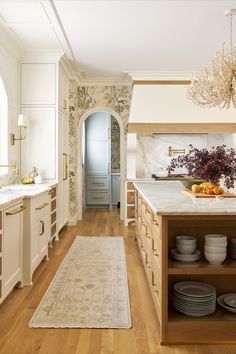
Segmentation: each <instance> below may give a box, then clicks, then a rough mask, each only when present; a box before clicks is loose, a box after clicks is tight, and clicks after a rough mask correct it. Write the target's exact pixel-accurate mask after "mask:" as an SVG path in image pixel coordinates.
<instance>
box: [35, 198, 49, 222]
mask: <svg viewBox="0 0 236 354" xmlns="http://www.w3.org/2000/svg"><path fill="white" fill-rule="evenodd" d="M49 203H50V199H49V195H48V192H45V193H42V194H40V195H38V196H36V197H33V198H32V203H31V215H32V223H33V222H35V221H36V220H38V219H40V218H41V217H42V216H43V215H45V214H48V213H49V210H50V205H49Z"/></svg>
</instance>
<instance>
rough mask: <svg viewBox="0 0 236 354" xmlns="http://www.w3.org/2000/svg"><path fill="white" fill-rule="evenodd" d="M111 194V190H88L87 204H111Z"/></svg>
mask: <svg viewBox="0 0 236 354" xmlns="http://www.w3.org/2000/svg"><path fill="white" fill-rule="evenodd" d="M109 203H110V195H109V192H105V191H104V192H95V191H87V204H93V205H96V204H97V205H100V204H102V205H103V204H104V205H106V204H109Z"/></svg>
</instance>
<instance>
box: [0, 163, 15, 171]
mask: <svg viewBox="0 0 236 354" xmlns="http://www.w3.org/2000/svg"><path fill="white" fill-rule="evenodd" d="M0 167H10V168H12V171H13V172H16V171H17V167H16V164H15V163H12V164H11V165H0Z"/></svg>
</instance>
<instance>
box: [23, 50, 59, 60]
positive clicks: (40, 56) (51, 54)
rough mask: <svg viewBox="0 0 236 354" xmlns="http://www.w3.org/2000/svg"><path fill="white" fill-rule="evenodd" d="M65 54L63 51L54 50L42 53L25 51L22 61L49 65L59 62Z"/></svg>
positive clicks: (42, 51) (41, 51)
mask: <svg viewBox="0 0 236 354" xmlns="http://www.w3.org/2000/svg"><path fill="white" fill-rule="evenodd" d="M63 55H64V53H63V52H61V51H57V50H55V51H54V50H53V51H48V50H40V51H35V50H34V51H25V52H23V53H22V55H21V57H20V61H21V62H22V61H24V62H26V63H27V62H29V63H32V61H33V62H34V63H49V62H53V63H55V62H59V61H60V60H61V58H62V57H63Z"/></svg>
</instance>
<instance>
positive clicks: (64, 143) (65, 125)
mask: <svg viewBox="0 0 236 354" xmlns="http://www.w3.org/2000/svg"><path fill="white" fill-rule="evenodd" d="M59 123H60V126H59V131H60V134H59V136H60V141H59V156H60V159H59V183H58V204H57V205H58V206H57V210H58V230H59V231H60V229H61V228H62V227H63V226H64V225H65V224H66V223H67V222H68V220H69V166H68V164H69V161H68V155H69V154H68V152H69V148H68V139H69V122H68V117H67V116H66V115H65V114H64V113H61V112H60V115H59Z"/></svg>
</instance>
